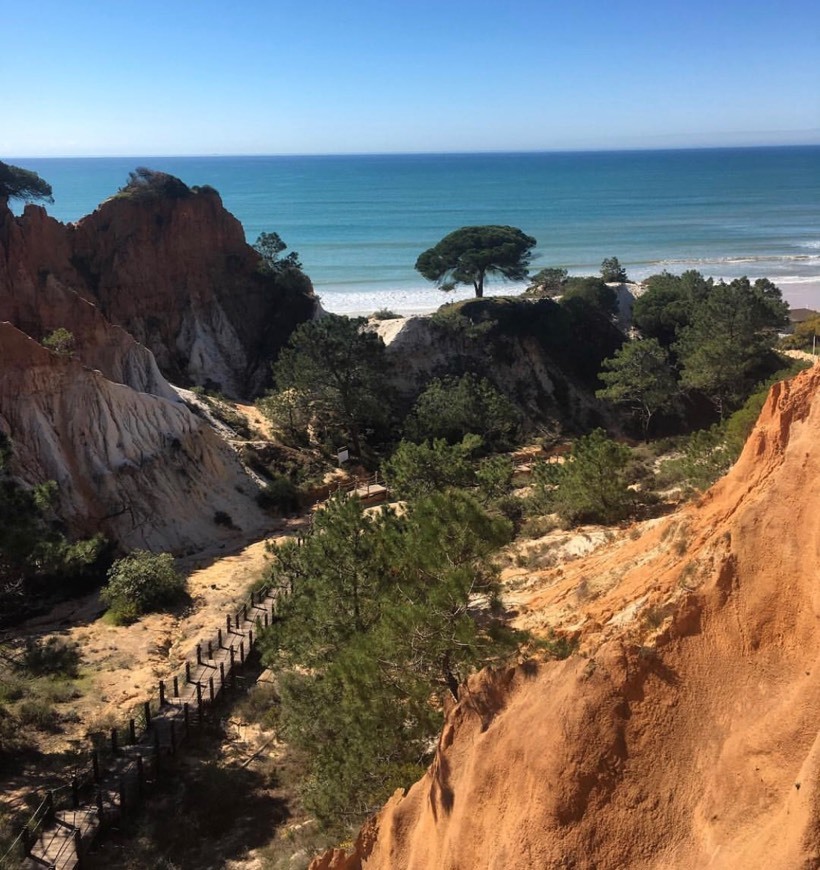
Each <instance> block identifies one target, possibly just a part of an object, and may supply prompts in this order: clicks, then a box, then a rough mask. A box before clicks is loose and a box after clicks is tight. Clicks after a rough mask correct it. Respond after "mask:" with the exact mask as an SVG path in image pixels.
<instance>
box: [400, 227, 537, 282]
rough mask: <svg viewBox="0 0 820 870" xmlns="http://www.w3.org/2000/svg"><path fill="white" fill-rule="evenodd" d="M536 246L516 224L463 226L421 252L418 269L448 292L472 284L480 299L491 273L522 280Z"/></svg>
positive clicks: (508, 279) (533, 240)
mask: <svg viewBox="0 0 820 870" xmlns="http://www.w3.org/2000/svg"><path fill="white" fill-rule="evenodd" d="M535 245H536V240H535V239H534V238H533V237H532V236H528V235H525V234H524V233H523V232H522V231H521V230H519V229H517V228H516V227H508V226H478V227H462V228H461V229H459V230H455V232H452V233H450V234H449V235H446V236H445V237H444V238H443V239H442V240H441V241H440V242H439V243H438V244H437V245H435V246H434V247H432V248H429V249H428V250H426V251H424V253H422V254H420V255H419V258H418V259H417V260H416V270H417V271H418V272H420V273H421V274H422V275H423V276H424V277H425V278H427V280H428V281H435V282H436V284H437V285H438V286H439V288H440V289H442V290H445V291H446V290H453V289H454V288H455V287H456V286H457V285H458V284H468V285H471V286H472V287H473V289H474V290H475V295H476V297H477V298H479V299H480V298H481V297H482V296H483V295H484V280H485V278H486V277H487V276H488V275H500V276H501V277H502V278H504V279H505V280H507V281H523V280H524V279H525V278H526V277H527V269H528V267H529V264H530V259H531V257H532V254H531V250H532V248H534V247H535Z"/></svg>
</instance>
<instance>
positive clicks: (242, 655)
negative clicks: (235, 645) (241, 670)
mask: <svg viewBox="0 0 820 870" xmlns="http://www.w3.org/2000/svg"><path fill="white" fill-rule="evenodd" d="M239 664H240V665H244V664H245V641H244V640H240V641H239Z"/></svg>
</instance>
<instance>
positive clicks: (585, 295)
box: [563, 277, 618, 317]
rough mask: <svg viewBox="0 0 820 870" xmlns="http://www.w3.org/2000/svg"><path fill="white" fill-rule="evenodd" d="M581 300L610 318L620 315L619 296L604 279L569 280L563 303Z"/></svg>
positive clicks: (565, 283)
mask: <svg viewBox="0 0 820 870" xmlns="http://www.w3.org/2000/svg"><path fill="white" fill-rule="evenodd" d="M570 299H580V300H582V301H583V302H585V303H586V304H587V305H591V306H592V307H593V308H597V309H599V310H600V311H602V312H603V313H604V314H606V315H607V316H608V317H612V316H613V315H615V314H617V313H618V294H617V293H616V292H615V291H614V290H613V289H612V288H611V287H607V285H606V281H604V280H603V279H602V278H591V277H590V278H567V280H566V281H565V282H564V296H563V301H564V302H566V301H569V300H570Z"/></svg>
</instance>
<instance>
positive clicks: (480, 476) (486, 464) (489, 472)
mask: <svg viewBox="0 0 820 870" xmlns="http://www.w3.org/2000/svg"><path fill="white" fill-rule="evenodd" d="M514 474H515V463H514V462H513V460H512V458H511V457H510V456H488V457H487V458H486V459H482V460H481V462H480V463H479V464H478V468H477V469H476V473H475V478H476V483H477V484H478V488H479V490H480V492H481V494H482V495H483V496H484V498H485V499H486V500H487V501H495V500H496V499H500V498H502V497H503V496H505V495H507V494H508V493H509V492H510V491H511V490H512V485H513V475H514Z"/></svg>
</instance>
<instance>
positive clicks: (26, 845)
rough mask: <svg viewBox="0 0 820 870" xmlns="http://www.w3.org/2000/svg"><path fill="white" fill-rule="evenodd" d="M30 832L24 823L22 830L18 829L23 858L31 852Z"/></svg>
mask: <svg viewBox="0 0 820 870" xmlns="http://www.w3.org/2000/svg"><path fill="white" fill-rule="evenodd" d="M31 846H32V843H31V832H30V831H29V829H28V828H27V827H26V826H25V825H24V826H23V830H22V831H20V848H21V849H22V852H23V860H25V859H26V858H28V857H29V853H30V852H31Z"/></svg>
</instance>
